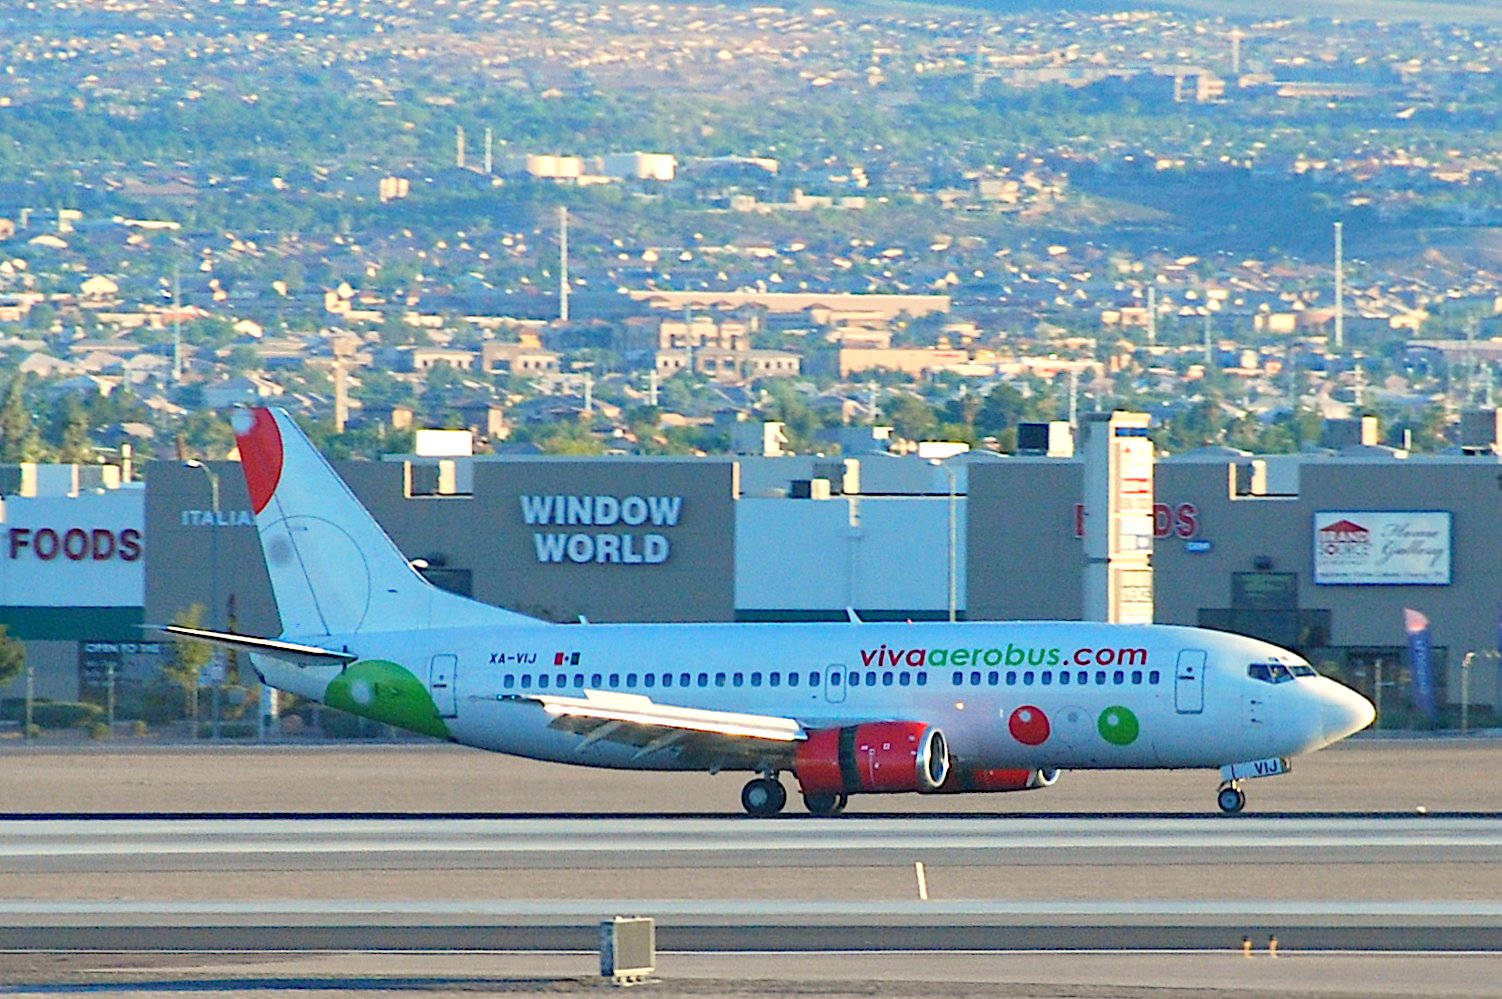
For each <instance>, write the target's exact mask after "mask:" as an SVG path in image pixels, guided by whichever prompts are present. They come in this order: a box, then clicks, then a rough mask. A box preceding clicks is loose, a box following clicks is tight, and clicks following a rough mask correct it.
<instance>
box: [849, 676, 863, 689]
mask: <svg viewBox="0 0 1502 999" xmlns="http://www.w3.org/2000/svg"><path fill="white" fill-rule="evenodd" d="M860 685H861V675H860V674H859V673H851V674H850V686H852V687H859V686H860Z"/></svg>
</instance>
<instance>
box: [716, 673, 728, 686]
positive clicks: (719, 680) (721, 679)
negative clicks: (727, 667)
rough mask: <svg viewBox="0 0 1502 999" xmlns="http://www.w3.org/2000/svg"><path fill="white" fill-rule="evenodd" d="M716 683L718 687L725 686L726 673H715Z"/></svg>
mask: <svg viewBox="0 0 1502 999" xmlns="http://www.w3.org/2000/svg"><path fill="white" fill-rule="evenodd" d="M714 685H715V686H716V687H723V686H725V674H724V673H716V674H715V675H714Z"/></svg>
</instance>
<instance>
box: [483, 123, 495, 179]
mask: <svg viewBox="0 0 1502 999" xmlns="http://www.w3.org/2000/svg"><path fill="white" fill-rule="evenodd" d="M492 138H493V136H492V134H491V131H490V129H488V128H487V129H485V176H487V177H489V176H490V174H491V172H492V171H491V167H493V166H494V165H495V158H494V156H492V155H491V140H492Z"/></svg>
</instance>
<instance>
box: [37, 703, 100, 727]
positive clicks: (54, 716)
mask: <svg viewBox="0 0 1502 999" xmlns="http://www.w3.org/2000/svg"><path fill="white" fill-rule="evenodd" d="M23 713H24V709H23ZM103 714H104V709H103V708H101V707H100V706H99V705H97V704H83V703H80V702H77V701H37V702H35V703H33V704H32V706H31V720H32V721H33V722H35V723H36V724H38V725H40V726H41V727H42V728H78V727H81V726H84V725H88V724H90V723H91V722H95V721H98V720H99V719H100V717H101V716H103Z"/></svg>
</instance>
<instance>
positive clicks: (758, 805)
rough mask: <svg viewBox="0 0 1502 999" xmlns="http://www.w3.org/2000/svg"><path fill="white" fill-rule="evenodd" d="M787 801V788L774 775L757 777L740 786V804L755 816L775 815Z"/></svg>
mask: <svg viewBox="0 0 1502 999" xmlns="http://www.w3.org/2000/svg"><path fill="white" fill-rule="evenodd" d="M787 803H788V793H787V789H786V788H784V787H783V786H782V781H780V780H778V779H777V778H776V777H757V778H754V779H752V780H749V781H747V782H746V786H745V787H743V788H741V806H742V807H743V808H745V809H746V811H747V812H748V813H749V814H751V815H755V816H756V817H757V818H766V817H768V816H771V815H776V814H777V813H778V812H780V811H782V807H783V806H784V805H786V804H787Z"/></svg>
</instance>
